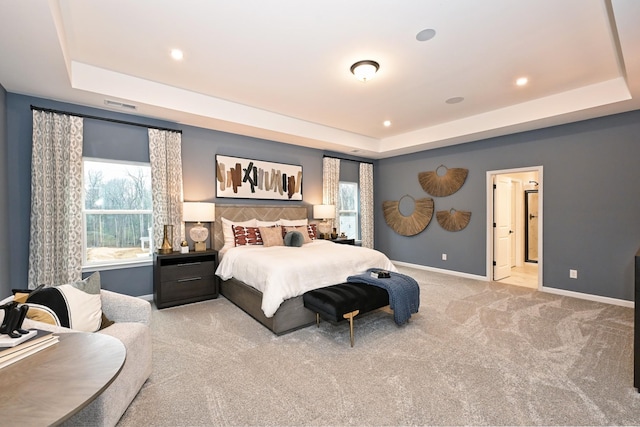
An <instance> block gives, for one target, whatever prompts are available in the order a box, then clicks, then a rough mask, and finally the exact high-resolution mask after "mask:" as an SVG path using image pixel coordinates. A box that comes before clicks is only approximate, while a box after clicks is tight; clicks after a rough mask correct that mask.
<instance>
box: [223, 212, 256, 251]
mask: <svg viewBox="0 0 640 427" xmlns="http://www.w3.org/2000/svg"><path fill="white" fill-rule="evenodd" d="M220 219H221V220H222V236H223V237H224V246H225V247H227V246H228V247H234V246H235V245H236V238H235V235H234V234H233V229H232V228H231V226H232V225H239V226H242V227H257V226H258V225H257V224H256V222H257V221H256V219H255V218H252V219H250V220H248V221H232V220H230V219H227V218H224V217H221V218H220Z"/></svg>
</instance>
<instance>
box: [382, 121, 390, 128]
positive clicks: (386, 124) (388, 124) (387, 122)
mask: <svg viewBox="0 0 640 427" xmlns="http://www.w3.org/2000/svg"><path fill="white" fill-rule="evenodd" d="M382 124H383V125H384V127H389V126H391V120H385V121H384V122H382Z"/></svg>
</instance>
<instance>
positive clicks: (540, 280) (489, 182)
mask: <svg viewBox="0 0 640 427" xmlns="http://www.w3.org/2000/svg"><path fill="white" fill-rule="evenodd" d="M543 169H544V168H543V166H542V165H540V166H529V167H522V168H515V169H501V170H492V171H487V186H486V191H487V193H486V200H487V238H486V241H487V248H486V254H487V264H486V269H485V271H486V275H485V278H486V279H487V280H488V281H492V280H493V252H494V248H493V245H494V242H493V181H494V178H495V177H496V176H497V175H505V174H512V173H520V172H537V173H538V290H541V289H542V286H543V283H544V282H543V277H542V271H543V268H542V266H543V264H544V259H543V258H544V256H543V255H544V254H543V251H542V247H543V242H542V235H543V232H542V231H543V228H544V227H543V224H544V218H543V211H544V209H543V199H544V190H543V181H544V177H543Z"/></svg>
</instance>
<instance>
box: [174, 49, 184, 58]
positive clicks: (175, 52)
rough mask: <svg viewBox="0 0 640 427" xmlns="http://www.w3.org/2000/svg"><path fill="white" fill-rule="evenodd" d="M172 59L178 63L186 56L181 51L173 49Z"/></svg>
mask: <svg viewBox="0 0 640 427" xmlns="http://www.w3.org/2000/svg"><path fill="white" fill-rule="evenodd" d="M171 57H172V58H173V59H175V60H176V61H181V60H182V58H183V57H184V54H183V53H182V51H181V50H180V49H171Z"/></svg>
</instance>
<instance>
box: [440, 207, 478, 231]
mask: <svg viewBox="0 0 640 427" xmlns="http://www.w3.org/2000/svg"><path fill="white" fill-rule="evenodd" d="M436 218H437V219H438V224H440V227H442V228H444V229H445V230H447V231H460V230H462V229H464V228H465V227H466V226H467V225H469V221H470V220H471V212H465V211H457V210H455V209H453V208H451V209H450V210H448V211H438V212H436Z"/></svg>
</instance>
